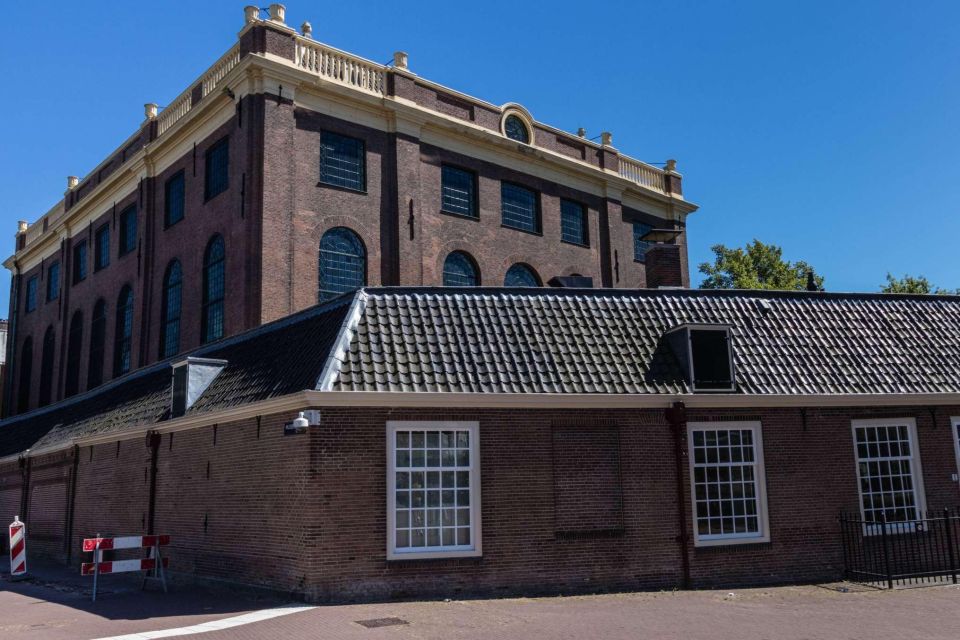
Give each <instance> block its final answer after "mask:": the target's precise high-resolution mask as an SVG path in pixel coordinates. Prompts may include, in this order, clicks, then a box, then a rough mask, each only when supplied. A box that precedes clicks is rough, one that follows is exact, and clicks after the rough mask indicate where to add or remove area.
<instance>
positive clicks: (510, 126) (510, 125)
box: [503, 115, 530, 144]
mask: <svg viewBox="0 0 960 640" xmlns="http://www.w3.org/2000/svg"><path fill="white" fill-rule="evenodd" d="M503 129H504V132H506V134H507V137H508V138H510V139H511V140H516V141H517V142H524V143H527V144H529V143H530V132H529V131H528V130H527V125H526V124H524V122H523V120H521V119H520V116H515V115H509V116H507V119H506V120H504V122H503Z"/></svg>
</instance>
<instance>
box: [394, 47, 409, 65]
mask: <svg viewBox="0 0 960 640" xmlns="http://www.w3.org/2000/svg"><path fill="white" fill-rule="evenodd" d="M409 64H410V56H408V55H407V52H406V51H395V52H394V53H393V66H394V67H395V68H397V69H408V68H409Z"/></svg>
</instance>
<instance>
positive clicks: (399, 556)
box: [386, 420, 483, 560]
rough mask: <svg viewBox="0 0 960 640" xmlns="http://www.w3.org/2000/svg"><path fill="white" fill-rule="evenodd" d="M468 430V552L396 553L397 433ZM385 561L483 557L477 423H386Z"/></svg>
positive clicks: (439, 550)
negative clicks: (470, 543)
mask: <svg viewBox="0 0 960 640" xmlns="http://www.w3.org/2000/svg"><path fill="white" fill-rule="evenodd" d="M407 430H422V431H449V430H460V431H463V430H467V431H469V433H470V540H471V542H472V545H471V546H472V548H471V549H462V548H457V549H450V550H448V549H443V548H437V547H427V548H425V549H424V550H423V551H416V550H409V549H404V550H402V551H398V550H397V545H396V543H397V533H396V524H397V523H396V517H397V515H396V514H397V504H396V502H397V470H398V469H397V455H396V442H397V437H396V433H397V431H407ZM386 451H387V560H421V559H430V558H472V557H478V556H481V555H483V549H482V544H481V543H482V536H481V522H480V423H479V422H469V421H437V420H429V421H428V420H391V421H388V422H387V449H386Z"/></svg>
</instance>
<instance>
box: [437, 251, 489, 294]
mask: <svg viewBox="0 0 960 640" xmlns="http://www.w3.org/2000/svg"><path fill="white" fill-rule="evenodd" d="M479 284H480V275H479V274H478V272H477V265H476V264H475V263H474V262H473V259H472V258H470V256H468V255H467V254H466V253H464V252H463V251H454V252H453V253H451V254H450V255H448V256H447V259H446V260H444V261H443V286H445V287H476V286H477V285H479Z"/></svg>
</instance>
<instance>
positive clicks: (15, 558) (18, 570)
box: [10, 516, 27, 578]
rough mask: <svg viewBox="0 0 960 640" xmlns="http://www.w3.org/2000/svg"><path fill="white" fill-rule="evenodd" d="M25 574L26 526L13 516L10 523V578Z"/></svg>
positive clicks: (18, 517)
mask: <svg viewBox="0 0 960 640" xmlns="http://www.w3.org/2000/svg"><path fill="white" fill-rule="evenodd" d="M26 574H27V526H26V525H25V524H23V523H22V522H20V516H14V517H13V522H11V523H10V577H11V578H19V577H22V576H25V575H26Z"/></svg>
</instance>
